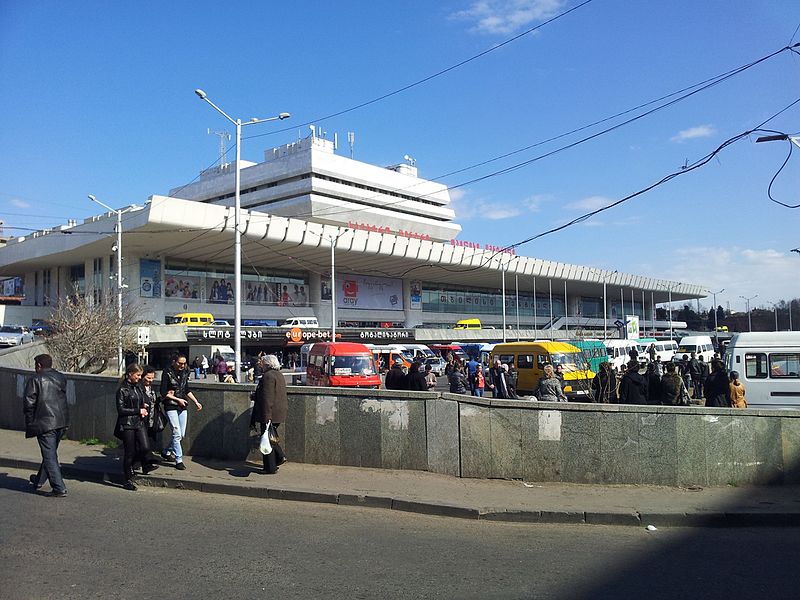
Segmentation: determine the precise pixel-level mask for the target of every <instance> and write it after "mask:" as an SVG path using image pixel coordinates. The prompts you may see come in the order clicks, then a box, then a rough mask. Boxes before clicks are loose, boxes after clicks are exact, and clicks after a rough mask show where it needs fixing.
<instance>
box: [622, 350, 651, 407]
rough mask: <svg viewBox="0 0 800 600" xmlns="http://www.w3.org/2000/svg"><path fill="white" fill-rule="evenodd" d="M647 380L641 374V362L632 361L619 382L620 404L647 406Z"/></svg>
mask: <svg viewBox="0 0 800 600" xmlns="http://www.w3.org/2000/svg"><path fill="white" fill-rule="evenodd" d="M647 398H648V394H647V379H646V378H644V377H642V376H641V375H640V374H639V361H638V360H634V359H632V360H631V361H630V362H629V363H628V370H627V371H625V374H624V375H623V376H622V380H621V381H620V382H619V401H620V404H647Z"/></svg>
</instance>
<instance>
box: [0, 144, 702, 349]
mask: <svg viewBox="0 0 800 600" xmlns="http://www.w3.org/2000/svg"><path fill="white" fill-rule="evenodd" d="M234 171H235V164H233V163H230V164H223V165H222V166H221V167H215V168H213V169H208V170H206V171H204V172H202V173H201V174H200V177H199V178H198V180H196V181H193V182H191V183H189V184H187V185H183V186H180V187H176V188H175V189H173V190H170V192H169V195H167V196H161V195H154V196H151V197H150V198H149V199H148V200H147V201H146V202H144V204H143V206H135V205H132V206H130V207H127V208H125V209H124V210H125V212H124V214H123V224H122V229H123V243H122V255H123V281H124V285H126V286H127V296H128V297H129V298H130V297H133V298H135V300H136V301H137V302H138V303H139V304H140V307H141V309H140V314H141V315H142V316H141V318H142V319H145V320H150V321H153V322H159V323H164V322H165V321H167V320H168V319H169V317H171V316H173V315H175V314H177V313H184V312H203V313H212V314H213V315H214V317H215V318H218V319H230V320H232V319H233V311H234V307H233V282H234V272H233V264H234V243H233V240H234V209H233V204H234ZM449 204H450V197H449V194H448V191H447V187H446V186H444V185H441V184H439V183H436V182H433V181H429V180H425V179H422V178H420V177H418V174H417V170H416V167H415V165H414V164H410V161H409V162H408V163H404V164H400V165H394V166H391V167H379V166H375V165H370V164H366V163H363V162H360V161H357V160H353V159H351V158H347V157H344V156H340V155H338V154H337V153H336V149H335V147H334V144H333V142H332V141H331V140H327V139H323V138H321V137H319V136H316V135H314V134H312V135H311V136H309V137H308V138H305V139H301V140H298V141H296V142H294V143H290V144H287V145H284V146H281V147H277V148H272V149H270V150H267V151H266V152H265V155H264V161H263V162H260V163H251V162H245V161H242V163H241V205H242V214H241V229H242V273H243V276H242V296H243V298H242V300H243V303H242V319H243V323H244V324H247V323H248V322H252V323H255V324H258V325H262V326H274V325H278V324H280V323H282V322H284V321H285V320H287V319H291V318H293V317H315V318H316V319H317V320H318V322H319V325H320V328H321V329H325V328H329V327H330V325H331V314H332V312H333V311H332V310H331V309H332V307H331V297H332V294H331V288H332V280H331V263H332V258H333V262H334V263H335V270H334V274H335V278H334V280H333V281H334V282H335V286H336V291H335V299H336V300H335V301H336V311H335V312H336V319H337V327H339V328H343V330H346V329H347V328H350V327H352V328H392V329H407V330H414V329H420V328H424V329H428V330H435V329H443V328H444V329H446V328H451V327H452V326H453V325H454V324H455V323H456V322H457V321H458V320H460V319H465V318H478V319H480V320H481V322H482V324H483V326H484V327H487V326H488V327H495V328H498V329H499V328H503V327H504V326H505V327H506V328H509V327H511V328H513V329H520V330H527V331H530V330H535V331H537V332H541V331H544V330H547V331H548V332H550V335H554V334H555V335H557V336H558V337H565V336H569V335H574V334H575V333H580V334H582V335H592V334H596V333H597V332H600V333H602V331H603V328H604V325H606V324H608V325H609V326H610V325H611V324H612V323H614V322H616V321H619V320H620V319H624V317H625V315H638V316H639V320H640V327H641V328H642V329H644V330H655V329H662V330H663V329H665V328H667V327H668V326H669V323H666V322H657V321H655V306H656V305H657V304H660V303H665V302H667V301H668V300H669V299H670V298H671V299H672V301H682V300H689V299H696V298H701V297H705V296H706V291H705V287H703V286H700V285H696V284H691V283H682V282H676V281H668V280H662V279H658V278H656V277H652V276H650V275H637V274H632V273H621V272H617V271H610V270H604V269H599V268H595V267H591V266H585V265H574V264H565V263H561V262H556V261H549V260H542V259H538V258H533V257H526V256H521V255H519V254H517V253H515V252H514V251H504V249H503V248H500V247H497V246H493V245H490V244H485V243H482V242H480V243H479V242H471V241H467V240H462V239H460V238H459V234H460V232H461V226H460V225H458V224H457V223H456V222H455V218H456V215H455V213H454V211H453V209H452V208H450V206H449ZM115 226H116V214H115V213H113V212H109V213H103V214H99V215H96V216H93V217H90V218H88V219H85V220H84V221H83V222H81V223H77V222H70V223H68V224H65V225H61V226H58V227H54V228H51V229H46V230H42V231H37V232H34V233H32V234H30V235H25V236H21V237H12V238H10V239H9V240H8V242H7V244H6V245H5V246H4V247H2V248H0V275H1V276H8V277H21V278H23V281H24V291H25V297H24V300H23V302H22V304H23V306H24V307H26V310H28V311H29V312H30V316H31V318H32V319H45V320H46V319H47V316H48V314H49V310H50V306H52V305H53V304H54V303H56V302H57V301H58V299H59V298H60V297H62V296H64V295H66V294H70V293H73V291H75V292H77V293H78V294H80V295H83V296H85V297H86V298H87V299H88V300H89V301H90V302H113V301H114V300H115V298H116V285H117V284H116V281H115V279H114V276H115V274H116V263H115V261H116V253H115V250H113V249H112V247H114V244H115V242H116V233H115ZM604 293H605V298H606V307H607V314H606V316H605V319H604V315H603V304H604V303H603V299H604ZM554 332H555V333H554Z"/></svg>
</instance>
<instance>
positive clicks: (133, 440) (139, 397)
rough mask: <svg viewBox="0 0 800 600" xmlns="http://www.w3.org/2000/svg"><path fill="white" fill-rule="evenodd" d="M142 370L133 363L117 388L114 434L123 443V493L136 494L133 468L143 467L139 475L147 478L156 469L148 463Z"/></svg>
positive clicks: (148, 446) (146, 413) (146, 409)
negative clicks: (130, 492) (141, 382)
mask: <svg viewBox="0 0 800 600" xmlns="http://www.w3.org/2000/svg"><path fill="white" fill-rule="evenodd" d="M142 372H143V369H142V367H141V366H140V365H139V364H138V363H132V364H130V365H128V367H127V369H125V375H123V377H122V380H121V381H120V383H119V387H118V388H117V396H116V400H117V427H116V430H115V434H116V435H117V437H119V438H120V439H121V440H122V447H123V450H124V455H123V459H122V474H123V476H124V477H125V484H124V487H125V489H126V490H131V491H136V483H135V481H134V479H135V474H134V472H133V465H134V463H136V462H140V463H141V464H142V472H143V473H144V474H145V475H146V474H147V473H149V472H150V471H152V470H154V469H155V468H156V467H155V465H152V464H150V463H149V462H148V458H149V455H150V441H149V440H148V438H147V416H148V413H149V411H148V405H147V400H146V396H145V393H144V389H143V387H142V386H141V385H139V382H140V381H141V379H142Z"/></svg>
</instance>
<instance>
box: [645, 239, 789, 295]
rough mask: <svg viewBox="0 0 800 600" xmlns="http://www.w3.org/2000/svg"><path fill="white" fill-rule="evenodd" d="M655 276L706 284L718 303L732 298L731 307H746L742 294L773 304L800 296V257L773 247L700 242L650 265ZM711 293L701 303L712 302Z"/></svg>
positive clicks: (675, 250)
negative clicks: (705, 244)
mask: <svg viewBox="0 0 800 600" xmlns="http://www.w3.org/2000/svg"><path fill="white" fill-rule="evenodd" d="M649 269H650V270H649V271H639V272H650V273H653V274H654V276H656V277H659V278H664V279H671V280H673V281H683V282H687V283H694V284H698V285H702V286H706V287H707V288H708V289H709V290H712V291H717V290H721V289H724V290H725V291H724V292H723V293H721V294H717V304H721V305H722V306H725V305H726V303H727V302H730V305H731V309H732V310H744V300H742V299H741V298H740V297H739V296H745V297H752V296H754V295H756V294H758V297H757V298H756V299H755V300H753V301H752V302H751V307H752V306H761V305H762V304H763V305H764V306H771V304H770V302H778V301H780V300H788V299H790V298H797V297H800V292H798V288H797V280H796V274H797V273H798V272H799V271H800V257H798V256H797V255H796V254H792V253H791V252H789V251H788V250H787V251H785V252H781V251H779V250H775V249H773V248H761V249H755V248H740V247H735V246H734V247H713V246H697V247H691V248H676V249H673V250H672V251H671V252H670V253H668V254H666V255H665V256H664V257H663V262H661V263H660V264H656V265H650V267H649ZM711 302H712V301H711V295H710V294H709V297H708V298H707V299H705V300H701V305H703V306H704V307H706V308H708V307H709V306H711Z"/></svg>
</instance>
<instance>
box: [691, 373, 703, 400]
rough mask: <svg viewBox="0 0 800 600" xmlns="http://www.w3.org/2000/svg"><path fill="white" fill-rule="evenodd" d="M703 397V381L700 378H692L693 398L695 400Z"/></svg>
mask: <svg viewBox="0 0 800 600" xmlns="http://www.w3.org/2000/svg"><path fill="white" fill-rule="evenodd" d="M702 397H703V380H702V379H701V378H700V377H692V398H694V399H695V400H698V399H701V398H702Z"/></svg>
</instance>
